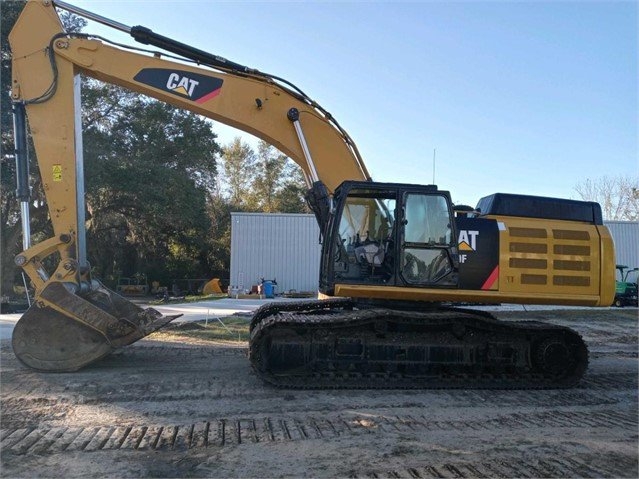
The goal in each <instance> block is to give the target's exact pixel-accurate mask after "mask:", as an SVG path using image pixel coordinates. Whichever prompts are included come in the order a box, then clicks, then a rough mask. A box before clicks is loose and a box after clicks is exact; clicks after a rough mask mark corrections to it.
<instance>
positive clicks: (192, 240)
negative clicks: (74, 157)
mask: <svg viewBox="0 0 639 479" xmlns="http://www.w3.org/2000/svg"><path fill="white" fill-rule="evenodd" d="M83 103H84V105H85V113H84V145H85V164H86V167H85V172H86V190H87V194H86V200H87V208H88V213H89V215H88V223H87V224H88V229H87V233H88V236H89V241H88V244H89V257H90V258H92V260H93V267H94V271H95V273H96V275H97V276H99V277H101V278H103V279H105V280H107V281H108V282H110V283H113V282H114V281H115V280H116V279H117V277H118V276H120V275H123V276H131V275H133V274H134V273H137V272H144V273H147V276H148V277H150V278H151V279H155V280H159V281H161V282H163V283H165V284H166V283H167V282H168V281H170V280H171V279H173V278H178V277H201V276H208V269H209V265H208V254H207V249H208V244H209V237H208V234H209V231H210V228H209V220H208V214H207V199H208V197H209V191H210V190H211V189H212V188H213V187H214V184H215V176H216V173H217V168H216V157H217V155H218V153H219V151H220V148H219V146H218V145H217V143H216V141H215V138H216V135H215V134H214V133H213V131H212V130H211V123H210V122H209V121H207V120H205V119H203V118H201V117H198V116H196V115H194V114H191V113H189V112H187V111H184V110H180V109H177V108H174V107H172V106H170V105H167V104H165V103H161V102H158V101H155V100H150V99H148V98H146V97H141V96H139V95H137V94H135V93H132V92H129V91H126V90H123V89H121V88H119V87H115V86H113V85H103V84H100V83H98V82H95V81H91V82H89V84H88V87H87V88H85V90H84V98H83Z"/></svg>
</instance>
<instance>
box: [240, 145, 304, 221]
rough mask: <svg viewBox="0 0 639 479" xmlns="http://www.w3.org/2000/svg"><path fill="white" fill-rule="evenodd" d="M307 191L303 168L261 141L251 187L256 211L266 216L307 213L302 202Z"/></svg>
mask: <svg viewBox="0 0 639 479" xmlns="http://www.w3.org/2000/svg"><path fill="white" fill-rule="evenodd" d="M305 191H306V185H305V183H304V177H303V175H302V170H301V168H300V167H299V166H298V165H296V164H295V163H293V162H292V161H291V160H290V159H289V158H288V157H286V156H285V155H283V154H282V153H280V152H279V151H278V150H276V149H275V148H274V147H273V146H271V145H269V144H268V143H266V142H264V141H260V142H259V143H258V152H257V162H256V172H255V178H254V180H253V184H252V187H251V192H252V195H253V204H255V205H256V208H257V209H258V210H259V211H264V212H267V213H275V212H281V213H303V212H308V209H307V208H306V204H305V202H304V199H303V197H304V192H305Z"/></svg>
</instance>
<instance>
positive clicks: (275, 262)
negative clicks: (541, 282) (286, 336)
mask: <svg viewBox="0 0 639 479" xmlns="http://www.w3.org/2000/svg"><path fill="white" fill-rule="evenodd" d="M231 223H232V226H231V278H230V286H235V287H239V288H240V289H248V290H250V289H251V286H253V285H256V284H259V282H260V279H261V278H264V279H276V280H277V288H276V292H277V293H283V292H287V291H290V290H294V291H298V292H299V291H312V292H315V291H317V286H318V280H319V263H320V254H321V247H320V244H319V228H318V226H317V222H316V220H315V216H313V215H310V214H306V215H305V214H280V213H276V214H267V213H231ZM604 224H605V225H606V226H607V227H608V228H609V229H610V233H611V234H612V237H613V240H614V242H615V253H616V257H617V259H616V261H617V264H623V265H626V266H629V267H630V268H631V269H632V268H635V267H639V222H636V221H604ZM636 276H637V275H636V273H633V274H631V275H630V276H629V279H630V280H633V281H634V280H635V278H636Z"/></svg>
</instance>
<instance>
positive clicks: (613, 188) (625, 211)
mask: <svg viewBox="0 0 639 479" xmlns="http://www.w3.org/2000/svg"><path fill="white" fill-rule="evenodd" d="M575 191H577V193H578V194H579V196H580V197H581V199H583V200H585V201H596V202H597V203H599V204H600V205H601V209H602V213H603V217H604V219H606V220H612V221H614V220H626V221H637V220H639V178H636V177H635V178H632V177H630V176H621V175H620V176H615V177H609V176H603V177H601V178H598V179H595V180H591V179H585V180H582V181H580V182H579V183H577V185H576V186H575Z"/></svg>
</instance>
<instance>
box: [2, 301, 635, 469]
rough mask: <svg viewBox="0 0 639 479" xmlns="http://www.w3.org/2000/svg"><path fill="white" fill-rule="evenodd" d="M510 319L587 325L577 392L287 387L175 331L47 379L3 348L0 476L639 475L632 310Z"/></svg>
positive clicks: (241, 357)
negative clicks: (586, 359) (586, 353)
mask: <svg viewBox="0 0 639 479" xmlns="http://www.w3.org/2000/svg"><path fill="white" fill-rule="evenodd" d="M501 317H502V318H504V319H514V318H518V319H541V320H546V321H549V322H553V323H556V324H562V325H568V326H570V327H572V328H574V329H576V330H578V331H579V332H580V333H581V334H582V335H583V336H584V339H585V340H586V342H587V343H588V345H589V348H590V367H589V369H588V372H587V373H586V376H585V378H584V380H583V381H582V383H581V384H580V385H579V387H577V388H574V389H569V390H549V391H481V390H480V391H472V390H436V391H429V390H417V391H384V390H357V391H343V390H338V391H298V390H279V389H273V388H271V387H269V386H266V385H264V384H263V383H262V382H260V380H259V379H258V378H257V377H256V376H255V375H254V374H253V372H252V371H251V370H250V367H249V363H248V360H247V358H246V348H245V346H242V345H233V344H225V345H219V344H217V345H216V344H206V343H204V344H203V343H191V344H189V343H186V342H184V341H180V342H172V341H171V339H170V337H168V336H163V337H162V340H161V341H160V340H158V338H157V337H156V338H155V340H153V339H147V340H144V341H140V342H139V343H137V344H136V345H133V346H129V347H128V348H125V349H123V350H121V351H119V352H117V353H116V354H113V355H111V356H110V357H108V358H107V359H105V360H103V361H102V362H100V363H98V364H96V365H94V366H92V367H90V368H87V369H85V370H83V371H81V372H78V373H71V374H40V373H36V372H33V371H30V370H28V369H26V368H25V367H23V366H21V365H20V364H19V363H18V362H17V360H16V359H15V356H14V355H13V353H12V351H11V347H10V343H9V342H8V341H6V340H5V341H2V343H1V345H0V346H1V361H2V362H1V371H0V380H1V395H0V398H1V400H2V417H1V436H0V448H1V451H0V454H1V459H2V477H65V478H67V477H88V476H90V477H107V476H108V477H176V476H180V477H336V476H338V477H406V478H420V477H424V478H426V477H633V478H634V477H637V476H638V473H639V470H638V452H637V447H638V441H639V435H638V429H637V428H638V405H637V399H638V398H637V374H638V363H637V361H638V359H637V358H638V351H637V347H638V345H637V310H636V309H629V308H626V309H623V310H616V309H610V310H601V311H599V310H597V311H591V310H575V311H565V310H564V311H555V312H553V311H533V312H529V313H521V312H517V313H515V312H512V313H502V314H501Z"/></svg>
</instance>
